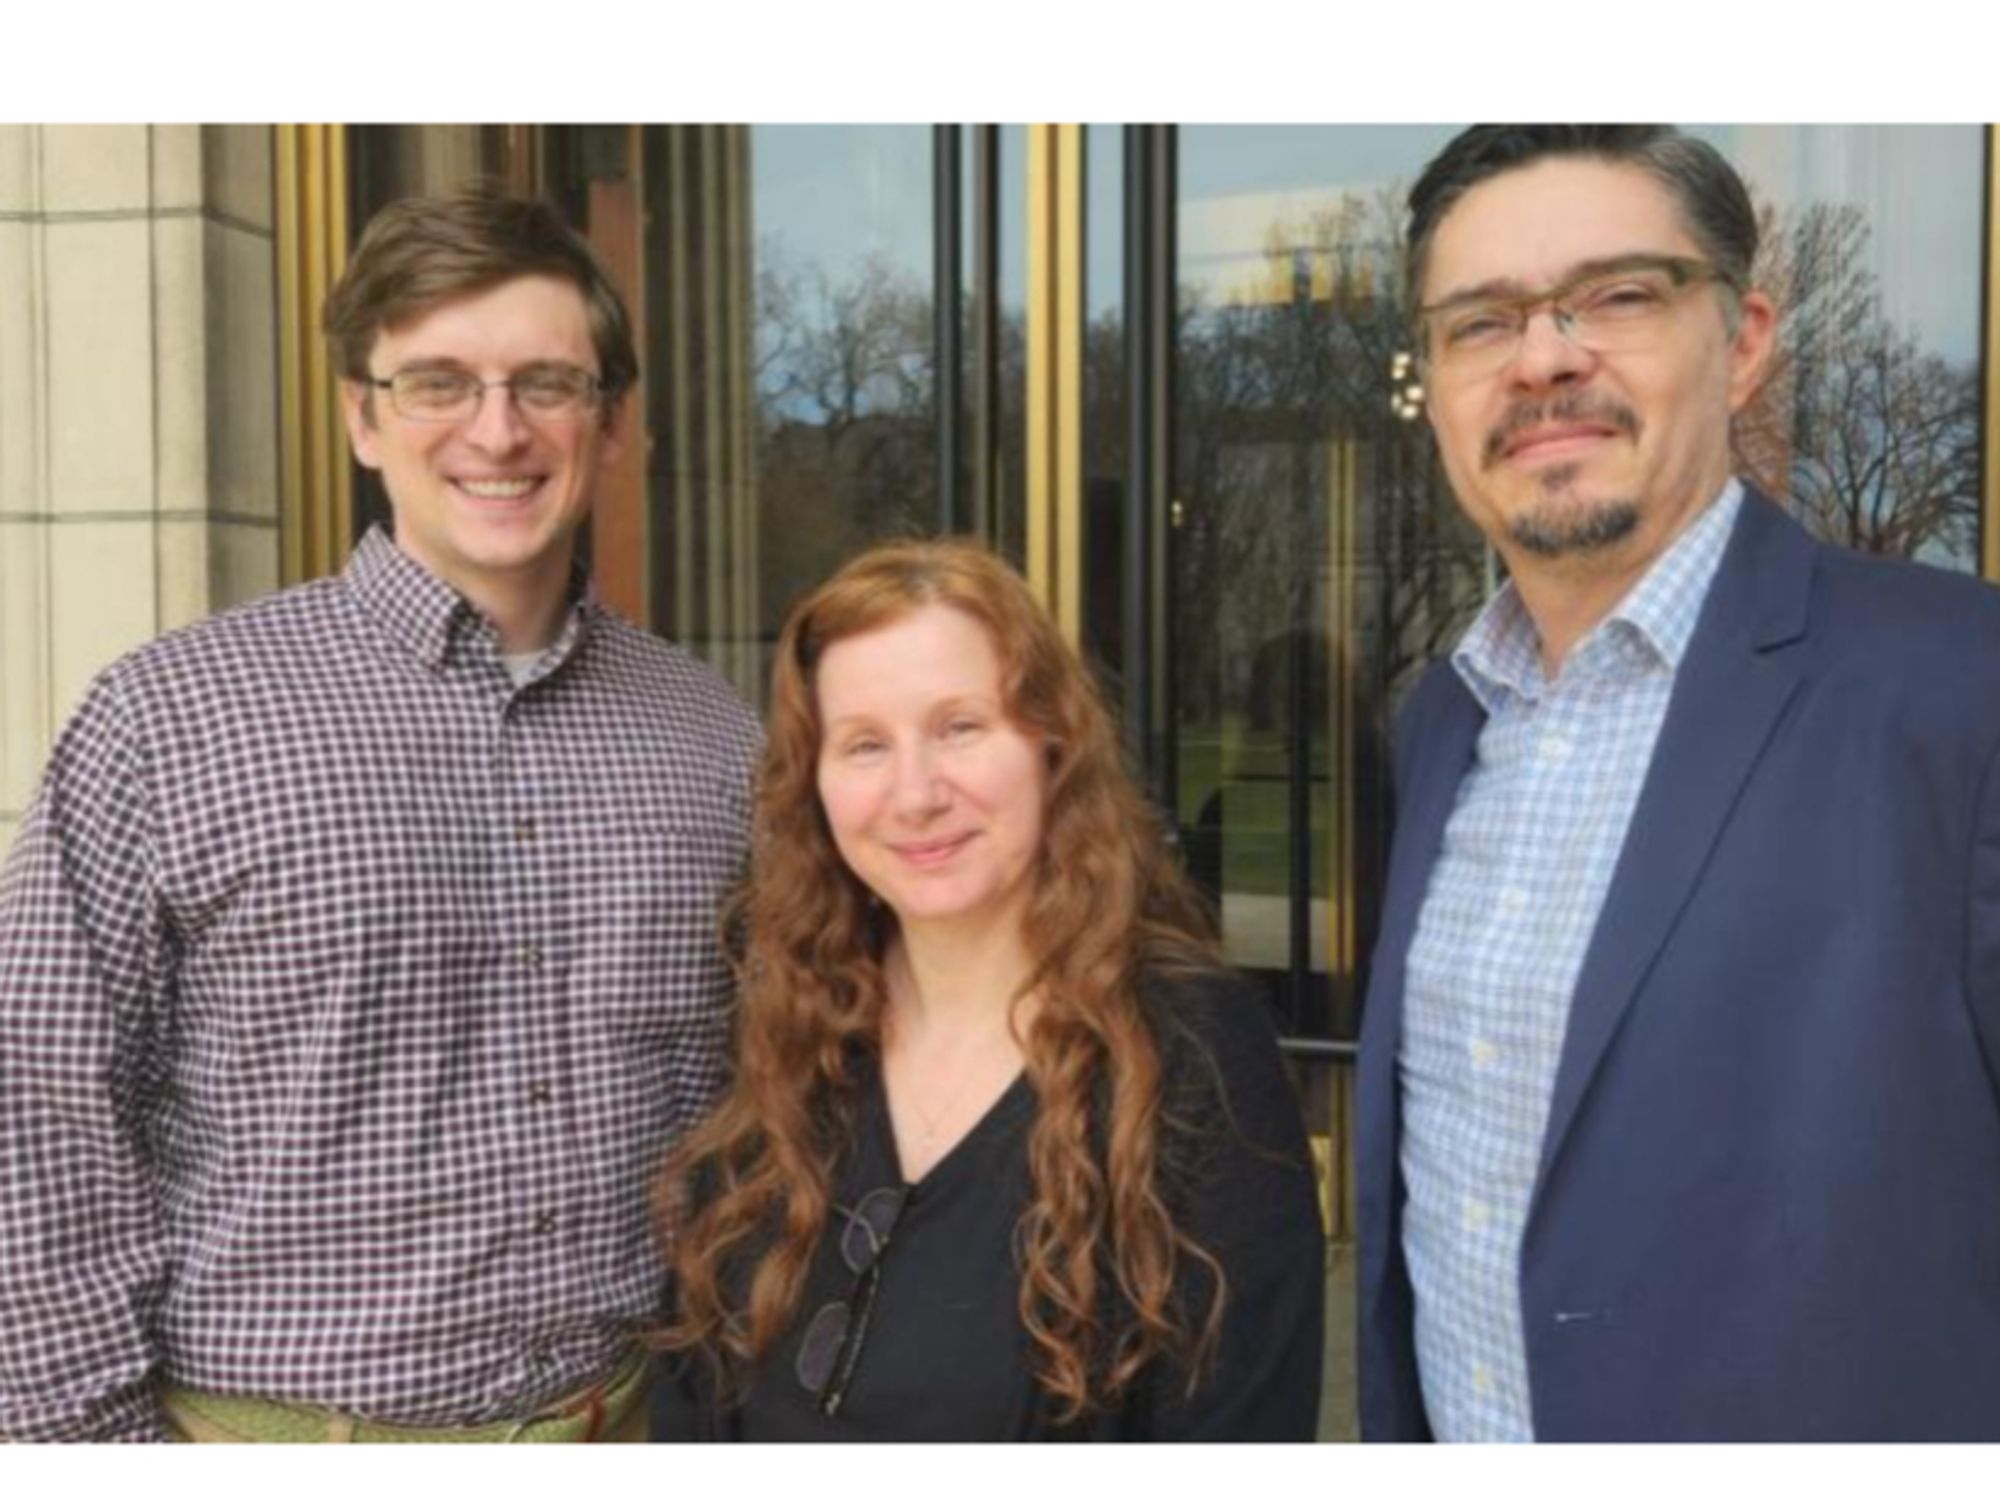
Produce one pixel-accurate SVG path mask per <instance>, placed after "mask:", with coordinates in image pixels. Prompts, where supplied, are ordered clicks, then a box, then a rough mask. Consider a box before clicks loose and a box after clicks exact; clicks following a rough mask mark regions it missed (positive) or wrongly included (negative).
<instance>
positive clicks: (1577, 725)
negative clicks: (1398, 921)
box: [1397, 480, 1743, 1441]
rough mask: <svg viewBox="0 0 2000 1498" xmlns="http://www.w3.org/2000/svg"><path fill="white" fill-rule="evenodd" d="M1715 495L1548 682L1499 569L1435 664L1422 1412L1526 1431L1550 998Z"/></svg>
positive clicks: (1412, 1084)
mask: <svg viewBox="0 0 2000 1498" xmlns="http://www.w3.org/2000/svg"><path fill="white" fill-rule="evenodd" d="M1742 497H1743V495H1742V489H1741V487H1740V486H1739V485H1738V484H1737V483H1736V482H1735V481H1734V480H1731V481H1730V483H1729V485H1728V487H1727V488H1725V489H1724V490H1723V492H1722V494H1721V496H1720V497H1719V498H1718V499H1717V500H1716V501H1715V502H1714V503H1713V504H1711V505H1710V506H1709V507H1708V509H1707V510H1706V511H1705V512H1704V513H1703V514H1702V515H1700V516H1699V517H1697V518H1696V520H1695V522H1694V523H1693V524H1692V525H1690V526H1689V527H1688V528H1687V530H1686V531H1685V532H1684V533H1683V534H1682V535H1681V536H1680V538H1679V539H1678V540H1676V541H1675V543H1674V544H1673V546H1672V547H1670V548H1669V549H1668V551H1667V552H1666V554H1665V555H1663V556H1662V557H1661V558H1660V559H1659V561H1657V562H1656V563H1655V564H1654V565H1653V566H1652V568H1651V569H1650V570H1649V571H1648V572H1647V573H1646V575H1645V576H1644V577H1643V578H1642V579H1641V580H1640V581H1639V583H1638V584H1637V586H1635V587H1634V588H1633V589H1632V590H1631V591H1630V592H1629V593H1628V594H1627V595H1626V596H1625V598H1624V600H1623V601H1622V602H1620V603H1619V605H1618V606H1617V608H1616V609H1614V610H1613V611H1612V613H1611V614H1610V615H1609V616H1608V617H1606V618H1605V619H1604V620H1603V621H1601V622H1600V623H1599V624H1598V625H1597V627H1596V628H1595V629H1593V630H1592V631H1591V632H1590V633H1589V634H1588V635H1586V636H1585V637H1584V638H1583V639H1582V640H1581V641H1580V642H1579V643H1578V644H1577V646H1576V648H1575V649H1574V650H1573V651H1571V653H1570V655H1569V657H1568V659H1567V660H1565V661H1564V663H1563V666H1562V669H1561V671H1560V673H1559V674H1558V675H1557V677H1556V679H1555V680H1553V681H1550V680H1547V679H1546V678H1545V677H1544V675H1543V671H1542V666H1541V660H1540V644H1539V636H1538V635H1537V633H1536V630H1535V627H1534V623H1533V621H1532V620H1531V619H1530V618H1529V617H1528V614H1527V611H1526V610H1525V609H1524V608H1523V607H1522V605H1521V602H1520V599H1519V598H1518V596H1517V595H1516V594H1515V592H1514V590H1513V587H1512V585H1511V584H1510V585H1509V586H1508V587H1506V588H1504V589H1502V590H1501V592H1500V593H1499V594H1498V595H1496V596H1495V597H1494V598H1493V600H1492V601H1491V602H1490V603H1489V604H1488V605H1487V606H1486V608H1485V609H1484V610H1483V611H1482V612H1481V614H1480V616H1479V617H1478V619H1476V620H1475V621H1474V622H1473V625H1472V627H1471V628H1470V629H1469V630H1468V631H1467V632H1466V635H1465V638H1464V639H1463V640H1462V641H1461V642H1460V644H1459V647H1458V649H1457V650H1456V651H1455V652H1453V655H1452V665H1453V667H1454V668H1455V669H1456V670H1457V671H1458V673H1459V675H1460V676H1461V677H1463V678H1464V680H1465V684H1466V686H1467V687H1468V688H1469V689H1470V690H1471V692H1472V694H1473V696H1475V697H1476V698H1477V699H1478V700H1479V703H1480V705H1481V706H1482V707H1483V708H1484V709H1485V710H1486V714H1487V717H1486V724H1485V727H1484V728H1483V729H1482V730H1481V731H1480V735H1479V743H1478V746H1477V749H1476V751H1475V753H1474V756H1473V762H1472V766H1471V768H1470V769H1469V770H1468V771H1467V772H1466V776H1465V779H1464V780H1463V782H1461V784H1460V785H1459V788H1458V798H1457V801H1456V802H1455V803H1454V805H1453V808H1452V813H1451V818H1450V820H1449V822H1448V823H1447V824H1446V826H1445V834H1444V843H1443V846H1442V847H1441V849H1440V850H1439V853H1438V859H1437V864H1436V866H1435V867H1434V868H1433V869H1432V871H1431V879H1430V885H1429V887H1428V889H1427V890H1426V892H1425V897H1424V904H1423V909H1422V912H1421V913H1420V915H1419V916H1418V921H1417V932H1416V936H1415V939H1414V940H1413V942H1412V943H1411V947H1410V956H1409V977H1408V990H1407V997H1406V1001H1405V1002H1406V1008H1405V1011H1404V1019H1403V1033H1402V1037H1401V1044H1400V1048H1399V1051H1398V1057H1397V1060H1398V1069H1399V1077H1400V1084H1401V1088H1402V1115H1403V1130H1402V1154H1401V1165H1402V1172H1403V1180H1404V1184H1405V1187H1406V1189H1407V1191H1408V1202H1407V1205H1406V1206H1405V1208H1404V1214H1403V1252H1404V1255H1405V1258H1406V1261H1407V1263H1408V1266H1409V1272H1410V1281H1411V1283H1412V1285H1413V1286H1414V1288H1415V1291H1416V1345H1417V1362H1418V1368H1419V1372H1420V1375H1421V1378H1422V1382H1423V1391H1424V1405H1425V1409H1426V1412H1427V1413H1428V1415H1429V1418H1430V1423H1431V1429H1432V1431H1433V1433H1434V1434H1436V1436H1437V1437H1438V1438H1439V1439H1440V1440H1448V1441H1527V1440H1532V1439H1534V1433H1535V1431H1534V1419H1533V1411H1532V1409H1531V1407H1530V1401H1529V1390H1528V1369H1527V1350H1526V1345H1525V1342H1524V1340H1523V1337H1522V1332H1521V1293H1520V1251H1521V1232H1522V1226H1523V1224H1524V1222H1525V1221H1526V1218H1527V1212H1528V1204H1529V1196H1530V1193H1531V1192H1532V1191H1533V1188H1534V1181H1535V1169H1536V1165H1537V1163H1538V1161H1539V1160H1540V1158H1541V1149H1542V1134H1543V1130H1544V1128H1545V1127H1546V1124H1547V1121H1548V1111H1549V1097H1550V1094H1551V1092H1552V1090H1553V1089H1554V1086H1555V1076H1556V1065H1557V1062H1558V1061H1559V1059H1560V1058H1561V1055H1562V1044H1563V1032H1564V1029H1565V1027H1566V1026H1567V1024H1568V1021H1569V1008H1570V997H1571V994H1572V992H1573V991H1574V989H1575V986H1576V978H1577V973H1578V971H1579V969H1581V967H1582V965H1583V959H1584V954H1585V951H1586V949H1587V948H1588V946H1589V944H1590V938H1591V933H1592V932H1593V931H1594V930H1595V928H1596V925H1597V917H1598V912H1599V911H1600V910H1601V909H1602V908H1603V905H1604V896H1605V892H1606V891H1607V890H1608V889H1609V887H1610V884H1611V874H1612V869H1613V868H1614V866H1615V865H1616V863H1617V861H1618V852H1619V849H1620V848H1621V847H1622V846H1623V844H1624V841H1625V832H1626V828H1627V826H1628V825H1629V824H1630V822H1631V819H1632V809H1633V807H1634V806H1635V805H1636V804H1637V802H1638V799H1639V790H1640V787H1641V785H1642V784H1643V783H1644V781H1645V778H1646V770H1647V767H1648V766H1649V765H1650V764H1651V763H1652V758H1653V746H1654V744H1655V742H1656V741H1657V740H1658V738H1659V733H1660V724H1661V722H1662V721H1663V720H1664V718H1665V717H1666V712H1667V701H1668V698H1669V697H1670V696H1671V695H1672V692H1673V688H1674V677H1675V672H1676V671H1677V669H1678V667H1679V665H1680V661H1681V656H1682V653H1683V652H1684V651H1685V649H1686V648H1687V642H1688V638H1689V636H1690V635H1691V634H1692V633H1693V632H1694V626H1695V620H1696V618H1697V617H1698V615H1699V614H1700V612H1701V606H1702V601H1703V600H1704V599H1705V598H1706V597H1707V596H1708V588H1709V584H1710V582H1711V581H1712V580H1713V578H1714V576H1715V570H1716V567H1717V565H1718V564H1719V563H1720V562H1721V560H1722V553H1723V549H1724V547H1725V546H1726V545H1727V543H1728V540H1729V533H1730V530H1731V529H1732V527H1733V526H1734V524H1735V521H1736V513H1737V511H1738V509H1739V508H1740V507H1741V504H1742Z"/></svg>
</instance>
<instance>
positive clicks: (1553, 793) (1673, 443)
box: [1359, 126, 2000, 1440]
mask: <svg viewBox="0 0 2000 1498" xmlns="http://www.w3.org/2000/svg"><path fill="white" fill-rule="evenodd" d="M1756 235H1757V225H1756V218H1755V214H1754V213H1753V211H1752V210H1751V206H1750V202H1749V199H1748V196H1747V194H1746V193H1745V192H1744V189H1743V186H1742V184H1741V182H1740V180H1739V179H1738V178H1737V177H1736V175H1735V173H1734V172H1733V170H1731V169H1730V167H1729V166H1728V164H1727V163H1726V162H1724V161H1723V160H1722V158H1721V157H1720V156H1719V155H1717V154H1716V153H1715V152H1713V150H1711V149H1710V148H1709V147H1707V146H1705V145H1703V144H1701V143H1699V142H1696V141H1693V140H1690V139H1688V138H1686V137H1683V136H1680V135H1679V134H1678V133H1676V132H1674V131H1671V130H1668V129H1665V128H1663V127H1634V126H1625V127H1608V126H1605V127H1597V126H1498V127H1477V128H1475V129H1473V130H1471V131H1468V132H1466V133H1465V134H1463V135H1461V136H1460V137H1458V138H1457V139H1456V140H1454V141H1453V142H1452V143H1451V144H1450V145H1449V146H1447V147H1446V149H1445V150H1444V152H1443V153H1442V154H1441V155H1440V156H1439V158H1438V159H1437V160H1436V161H1434V162H1433V163H1432V164H1431V166H1430V168H1429V169H1428V170H1427V171H1426V173H1425V175H1424V177H1423V178H1422V179H1421V180H1420V181H1419V183H1418V184H1417V187H1416V188H1415V189H1414V190H1413V192H1412V194H1411V219H1410V239H1409V255H1410V280H1409V285H1410V287H1411V295H1412V301H1413V303H1415V304H1416V314H1415V317H1416V336H1417V337H1418V339H1419V346H1420V348H1421V350H1422V353H1421V358H1422V361H1423V372H1424V384H1425V396H1426V406H1427V411H1428V414H1429V417H1430V420H1431V423H1432V426H1433V428H1434V430H1435V433H1436V437H1437V442H1438V449H1439V453H1440V456H1441V458H1442V461H1443V464H1444V467H1445V469H1446V472H1447V474H1448V476H1449V478H1450V480H1451V483H1452V486H1453V489H1454V491H1455V493H1456V494H1457V496H1458V498H1459V501H1460V503H1461V504H1462V505H1463V507H1464V509H1465V511H1466V513H1467V514H1468V515H1469V516H1470V518H1471V519H1472V520H1473V521H1474V522H1475V523H1476V524H1477V525H1478V526H1479V527H1480V529H1481V530H1482V531H1483V532H1484V533H1485V535H1486V536H1487V537H1488V538H1489V540H1490V541H1491V543H1492V545H1493V546H1494V547H1495V548H1496V549H1497V550H1498V552H1499V553H1500V555H1501V557H1502V559H1503V560H1504V561H1505V563H1506V565H1507V569H1508V573H1509V578H1510V582H1509V584H1508V586H1507V588H1505V589H1504V590H1502V593H1501V594H1500V595H1499V596H1497V597H1496V599H1495V600H1494V601H1493V603H1492V604H1491V605H1489V607H1488V609H1487V610H1486V612H1485V613H1484V614H1482V616H1481V618H1480V620H1479V621H1478V622H1477V623H1475V625H1474V626H1473V628H1472V630H1471V631H1469V632H1468V634H1467V636H1466V639H1465V641H1464V642H1462V644H1461V645H1460V647H1459V649H1458V651H1457V652H1456V653H1455V654H1454V657H1453V658H1452V659H1451V660H1450V661H1446V662H1440V663H1439V664H1438V665H1437V666H1435V667H1433V668H1432V670H1431V671H1430V673H1429V675H1427V676H1426V677H1425V678H1424V680H1423V681H1422V682H1421V683H1420V685H1419V686H1418V687H1417V689H1416V690H1415V692H1414V694H1413V696H1412V697H1411V699H1410V701H1409V703H1408V705H1407V706H1406V708H1405V709H1404V712H1403V715H1402V718H1401V720H1400V722H1399V725H1398V739H1397V756H1396V769H1397V799H1398V814H1397V822H1398V826H1397V836H1396V845H1395V850H1394V854H1393V857H1392V860H1391V867H1390V872H1389V878H1388V888H1387V893H1386V899H1385V906H1384V915H1383V922H1382V930H1381V935H1380V939H1379V945H1378V948H1377V952H1376V958H1375V963H1374V972H1373V979H1372V982H1371V986H1370V990H1369V995H1368V1002H1367V1009H1366V1014H1365V1019H1364V1021H1363V1026H1362V1043H1361V1067H1360V1130H1361V1134H1360V1160H1359V1171H1360V1183H1359V1184H1360V1208H1361V1263H1360V1325H1361V1423H1362V1431H1363V1434H1364V1436H1366V1437H1368V1438H1370V1439H1391V1440H1394V1439H1423V1438H1429V1437H1436V1438H1441V1439H1450V1438H1461V1439H1492V1440H1498V1439H1543V1440H1623V1439H1636V1440H1683V1439H1691V1440H1759V1439H1786V1440H1811V1439H1835V1440H1877V1439H1900V1438H1914V1439H1950V1440H1994V1439H1996V1438H2000V1087H1997V1086H1996V1068H2000V591H1996V590H1994V589H1992V588H1989V587H1987V586H1985V585H1983V584H1980V583H1977V582H1974V581H1971V580H1969V579H1965V578H1958V577H1952V576H1949V575H1947V574H1944V573H1942V572H1938V571H1935V570H1932V569H1927V568H1922V567H1917V566H1912V565H1909V564H1904V563H1893V562H1883V561H1879V560H1874V559H1868V558H1863V557H1860V556H1856V555H1853V554H1851V553H1848V552H1845V551H1841V550H1838V549H1835V548H1832V547H1828V546H1825V545H1822V544H1820V543H1819V542H1817V541H1815V540H1813V539H1812V538H1811V537H1809V536H1808V535H1807V534H1806V533H1805V532H1804V531H1803V530H1801V529H1800V528H1799V527H1798V525H1796V524H1795V523H1794V522H1793V521H1792V520H1791V519H1790V518H1788V517H1787V516H1786V515H1785V514H1784V513H1783V512H1782V511H1781V509H1780V508H1779V507H1778V506H1776V505H1774V504H1773V503H1772V502H1770V501H1769V500H1768V499H1766V498H1764V497H1763V496H1761V495H1759V494H1757V493H1756V492H1755V491H1754V490H1751V489H1749V488H1748V486H1745V485H1743V484H1740V483H1739V482H1737V481H1736V480H1734V479H1733V478H1732V477H1731V471H1730V458H1729V423H1730V418H1731V416H1732V415H1733V414H1734V413H1735V412H1736V411H1738V410H1740V409H1741V408H1742V406H1743V405H1744V404H1745V403H1746V402H1747V401H1748V400H1749V399H1750V398H1751V396H1752V395H1753V394H1754V393H1755V391H1756V389H1757V385H1758V382H1759V380H1760V378H1761V377H1762V375H1763V373H1764V370H1765V367H1766V364H1767V361H1768V357H1769V353H1770V350H1771V347H1772V344H1773V340H1774V338H1775V332H1776V326H1775V325H1776V313H1775V311H1774V309H1773V307H1772V306H1771V304H1770V302H1769V301H1768V300H1767V299H1766V298H1764V297H1763V296H1762V295H1761V294H1760V293H1758V292H1757V291H1756V290H1755V289H1753V288H1752V287H1751V285H1750V282H1749V270H1750V266H1751V263H1752V257H1753V256H1754V253H1755V249H1756Z"/></svg>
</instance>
